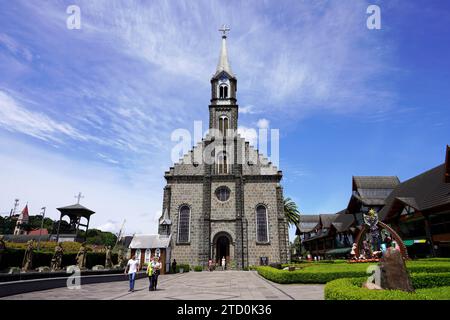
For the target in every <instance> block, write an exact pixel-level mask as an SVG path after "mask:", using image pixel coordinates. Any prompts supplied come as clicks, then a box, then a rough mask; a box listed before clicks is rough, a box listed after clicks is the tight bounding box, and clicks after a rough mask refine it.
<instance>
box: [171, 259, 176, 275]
mask: <svg viewBox="0 0 450 320" xmlns="http://www.w3.org/2000/svg"><path fill="white" fill-rule="evenodd" d="M172 273H177V260H175V259H173V261H172Z"/></svg>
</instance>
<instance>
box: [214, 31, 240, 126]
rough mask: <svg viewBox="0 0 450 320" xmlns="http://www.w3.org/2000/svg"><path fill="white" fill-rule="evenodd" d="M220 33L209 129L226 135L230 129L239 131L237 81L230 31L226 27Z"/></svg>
mask: <svg viewBox="0 0 450 320" xmlns="http://www.w3.org/2000/svg"><path fill="white" fill-rule="evenodd" d="M219 31H220V32H222V48H221V50H220V56H219V63H218V64H217V69H216V72H215V73H214V75H213V77H212V78H211V104H210V105H209V128H210V129H217V130H220V132H222V133H226V131H227V130H228V129H232V130H236V129H237V119H238V105H237V103H236V102H237V100H236V91H237V79H236V77H235V76H234V74H233V72H232V71H231V67H230V63H229V61H228V51H227V32H228V31H230V29H229V28H227V27H226V26H225V25H224V26H223V27H222V28H220V29H219Z"/></svg>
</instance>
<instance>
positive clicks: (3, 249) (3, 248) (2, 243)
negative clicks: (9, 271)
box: [0, 236, 6, 265]
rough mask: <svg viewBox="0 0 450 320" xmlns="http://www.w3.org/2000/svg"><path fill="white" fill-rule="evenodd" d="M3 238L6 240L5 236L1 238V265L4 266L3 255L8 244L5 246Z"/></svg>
mask: <svg viewBox="0 0 450 320" xmlns="http://www.w3.org/2000/svg"><path fill="white" fill-rule="evenodd" d="M3 238H4V237H3V236H0V265H1V264H2V257H3V254H4V253H5V251H6V244H5V241H4V240H3Z"/></svg>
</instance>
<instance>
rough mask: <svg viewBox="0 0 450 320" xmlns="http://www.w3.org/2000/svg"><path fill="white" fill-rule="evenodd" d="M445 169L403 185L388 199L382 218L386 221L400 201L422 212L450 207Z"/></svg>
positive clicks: (449, 191) (449, 193)
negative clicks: (443, 206)
mask: <svg viewBox="0 0 450 320" xmlns="http://www.w3.org/2000/svg"><path fill="white" fill-rule="evenodd" d="M445 169H446V168H445V164H442V165H440V166H437V167H435V168H433V169H431V170H428V171H426V172H424V173H422V174H420V175H418V176H416V177H413V178H411V179H409V180H407V181H405V182H403V183H401V184H400V185H399V186H398V187H397V188H395V190H394V191H392V193H391V194H390V195H389V197H388V198H387V199H386V206H385V207H384V208H383V209H382V210H381V211H380V212H379V216H380V218H381V219H382V220H384V219H386V218H387V217H388V215H389V213H390V211H391V210H392V208H393V205H394V204H395V203H396V202H398V201H401V202H403V203H405V204H407V205H409V206H411V207H414V208H415V209H417V210H419V211H422V212H423V211H426V210H429V209H431V208H433V207H437V206H442V205H450V183H446V182H445Z"/></svg>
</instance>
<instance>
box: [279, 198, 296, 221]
mask: <svg viewBox="0 0 450 320" xmlns="http://www.w3.org/2000/svg"><path fill="white" fill-rule="evenodd" d="M283 202H284V215H285V217H286V220H287V222H288V224H289V225H296V224H297V223H298V222H299V221H300V211H298V208H297V204H296V203H295V202H294V201H293V200H292V199H291V198H284V200H283Z"/></svg>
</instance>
